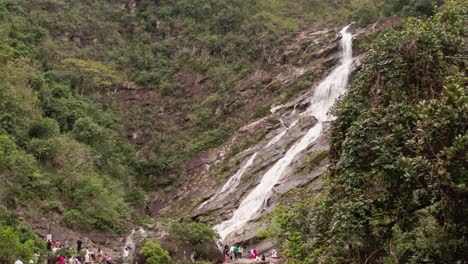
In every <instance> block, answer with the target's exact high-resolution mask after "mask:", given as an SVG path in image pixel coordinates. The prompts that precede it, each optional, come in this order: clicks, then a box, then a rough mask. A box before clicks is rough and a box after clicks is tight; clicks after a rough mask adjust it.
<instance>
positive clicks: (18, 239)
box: [0, 206, 45, 263]
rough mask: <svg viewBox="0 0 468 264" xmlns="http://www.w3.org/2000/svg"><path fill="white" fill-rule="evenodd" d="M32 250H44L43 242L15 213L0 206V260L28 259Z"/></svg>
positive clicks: (7, 261)
mask: <svg viewBox="0 0 468 264" xmlns="http://www.w3.org/2000/svg"><path fill="white" fill-rule="evenodd" d="M34 252H45V243H44V242H43V241H42V240H40V239H39V238H38V237H37V236H36V235H35V234H34V232H33V231H32V230H31V228H30V227H28V226H27V225H25V224H23V223H21V222H20V221H19V219H18V216H17V215H15V214H13V213H11V212H9V211H8V210H7V209H6V208H5V207H3V206H0V262H1V263H13V262H15V261H16V258H18V257H20V258H21V259H22V260H26V259H27V260H29V259H31V258H32V256H33V253H34Z"/></svg>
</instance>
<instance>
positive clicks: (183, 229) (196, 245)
mask: <svg viewBox="0 0 468 264" xmlns="http://www.w3.org/2000/svg"><path fill="white" fill-rule="evenodd" d="M169 236H170V237H171V238H172V239H174V241H175V242H176V243H177V244H178V245H179V246H181V247H182V248H184V247H187V248H190V249H193V251H194V252H195V257H197V258H199V257H203V256H205V254H206V253H207V252H208V248H209V247H210V246H211V245H214V244H215V238H216V237H217V236H218V234H217V233H216V232H215V231H214V230H213V229H212V228H211V227H209V226H208V225H207V224H204V223H187V222H182V223H173V224H172V225H171V228H170V229H169Z"/></svg>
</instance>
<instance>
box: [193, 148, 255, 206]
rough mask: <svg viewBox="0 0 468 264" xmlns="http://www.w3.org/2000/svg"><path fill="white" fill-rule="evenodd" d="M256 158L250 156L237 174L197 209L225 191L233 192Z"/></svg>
mask: <svg viewBox="0 0 468 264" xmlns="http://www.w3.org/2000/svg"><path fill="white" fill-rule="evenodd" d="M256 156H257V153H254V154H253V155H252V156H250V158H249V160H248V161H247V162H246V163H245V164H244V165H243V166H242V167H241V168H240V169H239V170H237V172H236V173H235V174H234V175H233V176H232V177H231V178H229V180H228V181H227V182H226V183H225V184H224V185H223V187H222V188H221V190H219V191H218V192H217V193H216V194H215V195H213V196H211V198H210V199H208V200H206V201H205V202H203V203H202V204H201V205H200V206H199V207H198V209H201V208H203V207H204V206H205V205H207V204H209V203H210V202H212V201H213V200H214V199H216V198H217V197H218V196H219V195H220V194H222V193H224V192H226V191H230V190H233V189H234V188H236V187H237V186H238V185H239V183H240V180H241V179H242V176H243V175H244V173H245V171H246V170H247V169H248V168H249V167H250V166H251V165H252V163H253V161H254V160H255V157H256Z"/></svg>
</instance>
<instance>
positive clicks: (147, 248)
mask: <svg viewBox="0 0 468 264" xmlns="http://www.w3.org/2000/svg"><path fill="white" fill-rule="evenodd" d="M139 253H140V254H141V255H142V256H144V257H145V263H146V264H170V263H172V261H171V257H170V256H169V253H168V252H167V251H165V250H164V249H163V248H161V245H160V244H159V242H157V241H151V240H146V241H145V242H144V243H143V247H142V248H141V250H140V252H139Z"/></svg>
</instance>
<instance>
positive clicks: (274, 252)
mask: <svg viewBox="0 0 468 264" xmlns="http://www.w3.org/2000/svg"><path fill="white" fill-rule="evenodd" d="M271 257H272V258H274V259H277V258H278V252H277V251H276V249H273V250H272V251H271Z"/></svg>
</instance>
